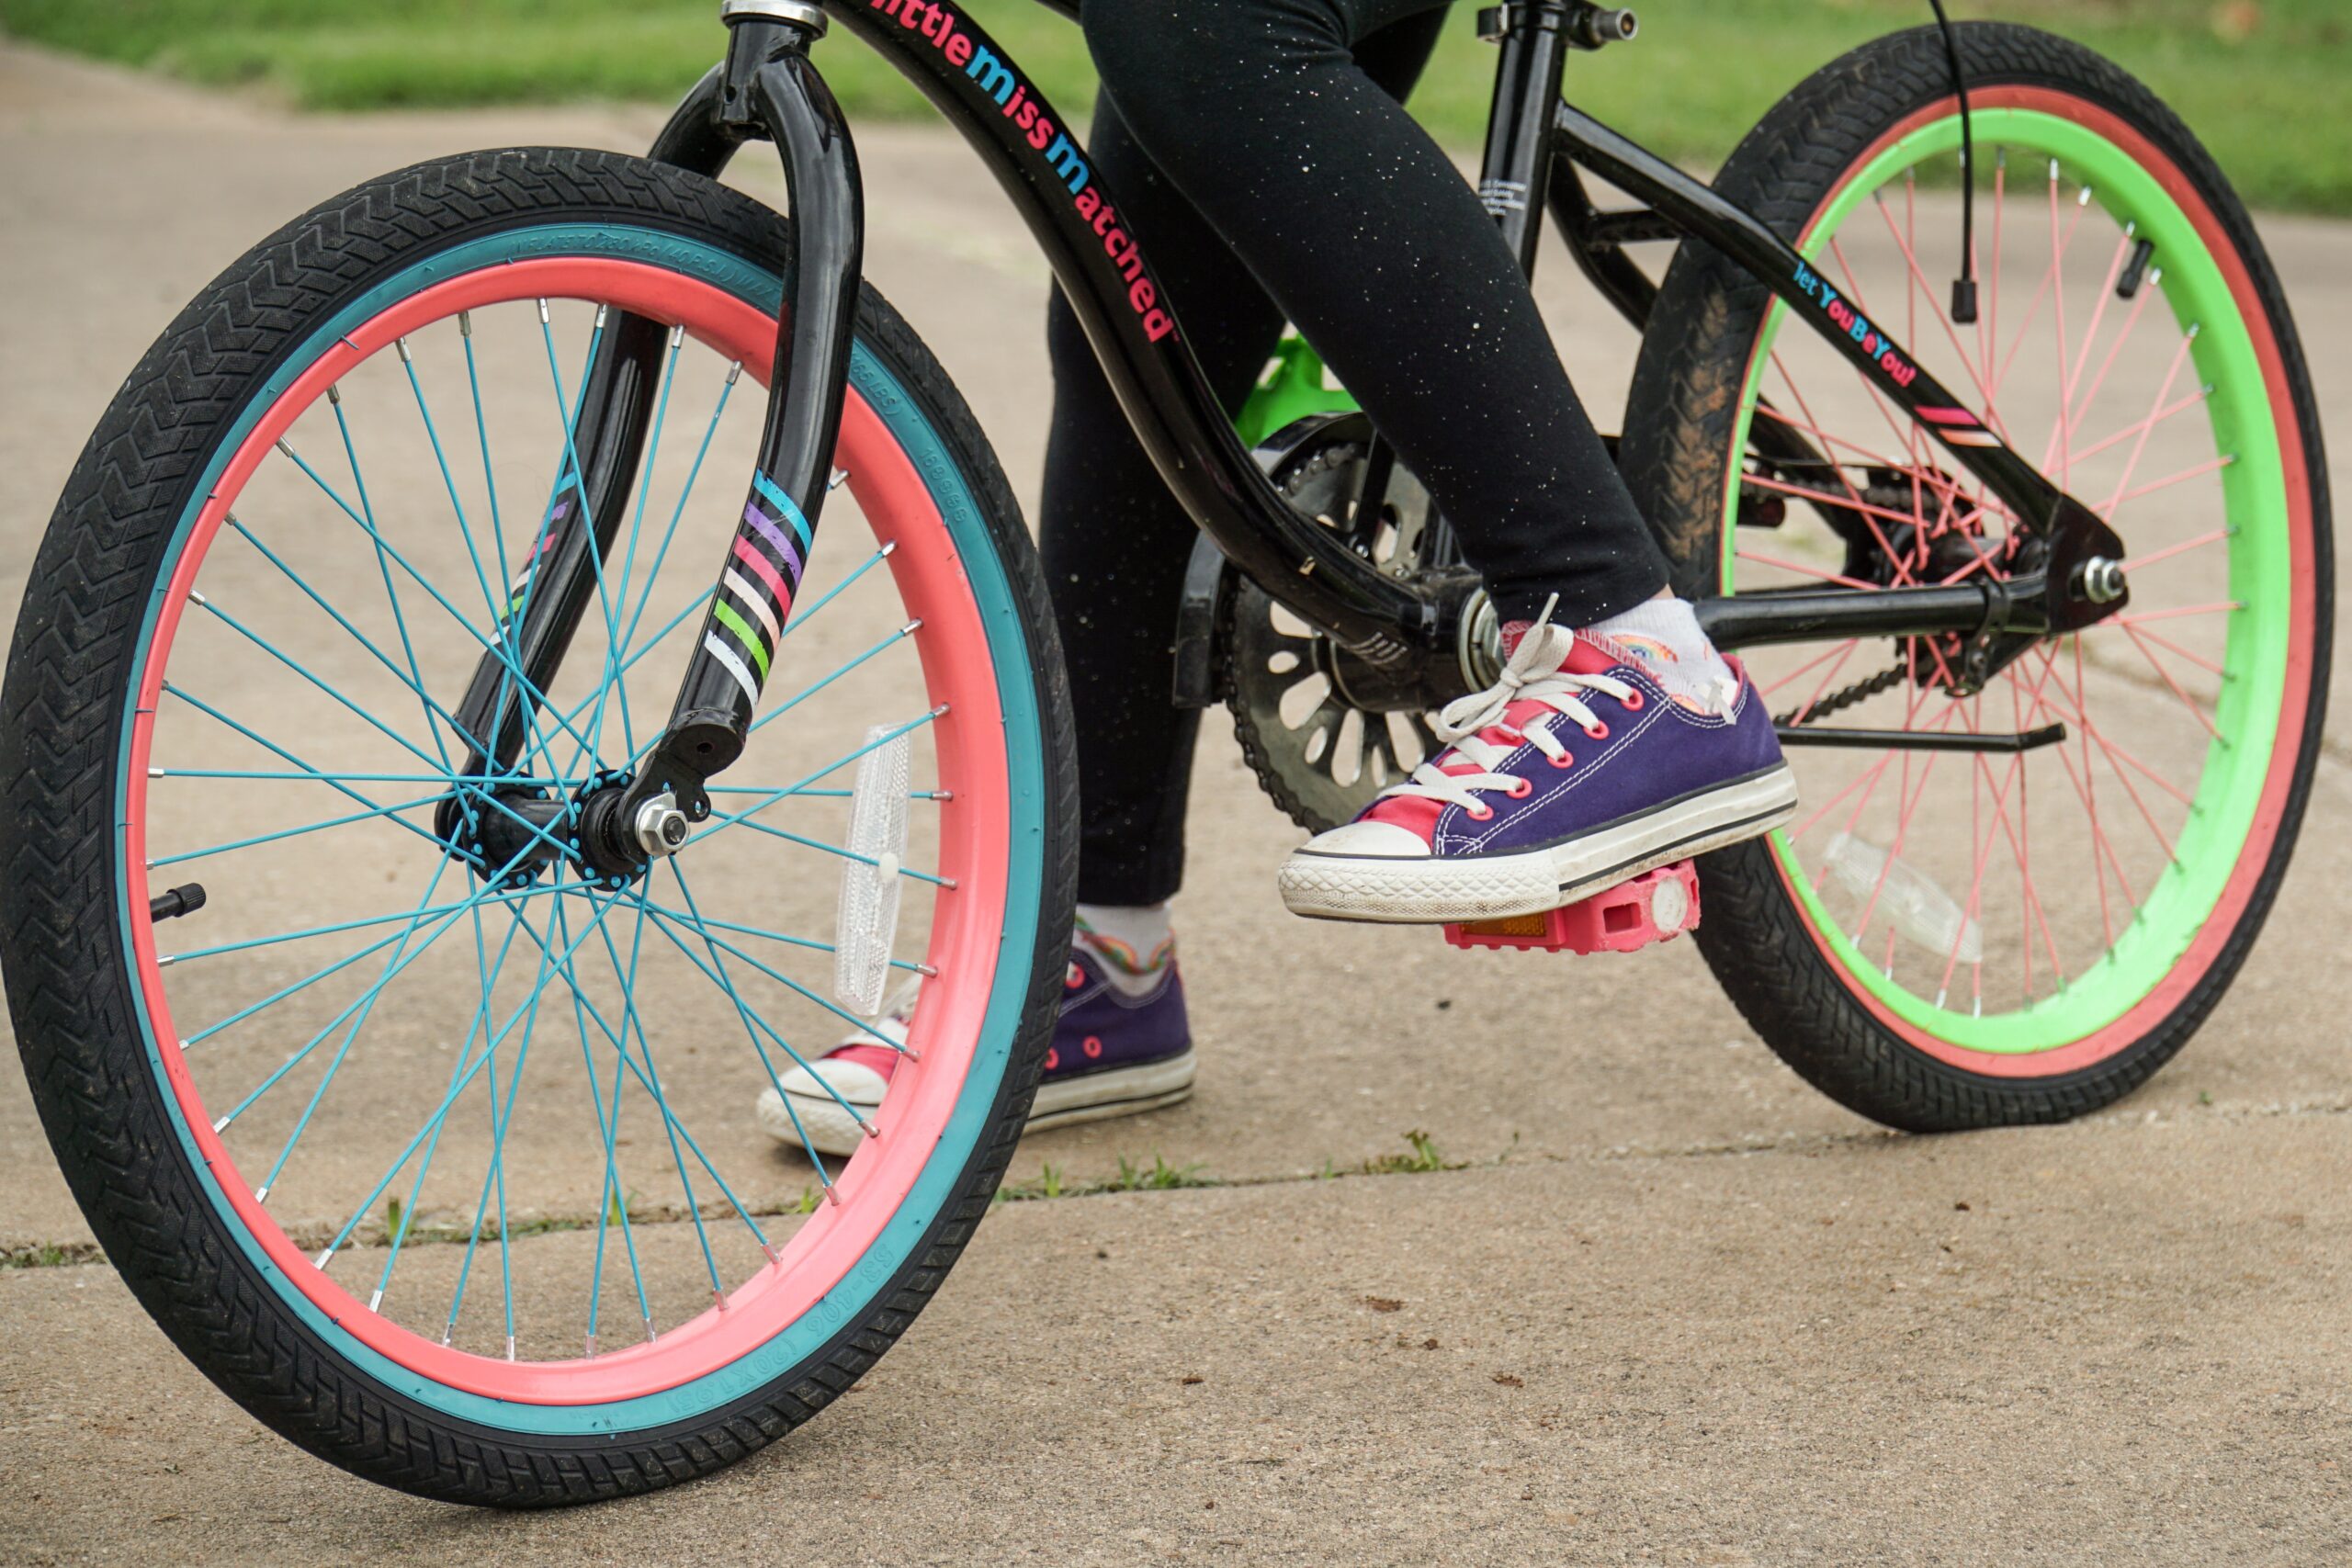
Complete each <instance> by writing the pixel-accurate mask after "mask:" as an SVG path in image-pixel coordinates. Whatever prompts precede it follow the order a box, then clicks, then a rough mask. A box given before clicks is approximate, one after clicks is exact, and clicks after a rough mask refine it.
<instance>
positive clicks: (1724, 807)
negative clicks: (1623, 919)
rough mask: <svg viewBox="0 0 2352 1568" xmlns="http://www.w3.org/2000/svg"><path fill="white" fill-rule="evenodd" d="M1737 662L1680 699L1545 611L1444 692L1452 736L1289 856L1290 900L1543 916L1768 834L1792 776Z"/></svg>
mask: <svg viewBox="0 0 2352 1568" xmlns="http://www.w3.org/2000/svg"><path fill="white" fill-rule="evenodd" d="M1726 662H1727V663H1728V662H1729V661H1726ZM1731 669H1732V670H1733V671H1734V678H1733V679H1732V680H1729V681H1725V682H1723V687H1724V689H1723V691H1722V692H1721V693H1720V694H1717V697H1716V700H1714V701H1713V702H1712V703H1704V702H1698V701H1694V700H1690V699H1685V698H1678V697H1675V696H1673V695H1670V694H1668V692H1667V690H1666V689H1665V688H1664V687H1663V686H1661V685H1660V684H1659V683H1658V682H1657V680H1656V679H1654V678H1653V677H1652V675H1651V674H1650V673H1649V671H1646V670H1645V669H1644V668H1643V667H1642V664H1641V661H1640V660H1638V659H1634V658H1628V657H1623V656H1621V655H1620V654H1619V652H1617V651H1616V650H1613V649H1611V647H1610V646H1609V645H1607V644H1604V643H1600V642H1596V641H1593V640H1591V639H1589V638H1586V637H1578V636H1577V635H1576V634H1574V633H1572V632H1569V631H1568V630H1566V628H1565V627H1560V626H1545V625H1538V626H1536V627H1534V629H1532V631H1530V632H1529V633H1528V634H1527V636H1526V637H1524V638H1523V639H1521V642H1520V644H1519V647H1518V648H1517V649H1514V650H1513V651H1512V653H1511V657H1510V662H1509V663H1508V664H1506V665H1505V666H1504V669H1503V674H1502V679H1501V681H1500V682H1498V684H1496V685H1495V686H1494V687H1493V688H1492V689H1491V690H1489V691H1486V692H1481V693H1476V694H1473V695H1470V696H1467V697H1464V698H1461V699H1460V700H1459V701H1456V702H1454V703H1452V704H1449V705H1447V707H1446V710H1445V712H1444V714H1443V715H1442V726H1441V733H1442V734H1443V735H1444V736H1445V738H1446V739H1448V740H1450V741H1452V742H1453V744H1452V746H1451V747H1450V748H1449V749H1448V750H1445V751H1443V752H1442V753H1440V754H1439V755H1438V756H1437V757H1435V758H1433V759H1431V760H1430V761H1426V762H1423V763H1422V764H1421V765H1420V766H1419V767H1418V768H1416V769H1414V770H1413V776H1412V778H1411V779H1410V780H1408V781H1407V782H1405V783H1403V784H1396V785H1392V786H1391V787H1390V788H1388V789H1387V790H1385V791H1384V792H1383V793H1382V795H1381V796H1380V798H1379V799H1378V800H1375V801H1374V802H1373V804H1372V805H1371V806H1370V807H1367V808H1366V809H1365V811H1364V813H1363V816H1361V817H1359V818H1356V819H1355V820H1354V821H1353V822H1351V823H1349V824H1347V825H1346V826H1345V827H1341V828H1334V829H1331V830H1330V831H1329V832H1327V833H1318V834H1317V835H1316V836H1315V837H1314V838H1312V839H1310V840H1307V841H1306V843H1305V844H1304V845H1302V846H1301V847H1300V848H1299V849H1297V850H1296V851H1295V852H1293V853H1292V855H1291V857H1290V859H1289V860H1288V861H1287V862H1285V863H1283V868H1282V894H1283V903H1284V904H1286V905H1288V906H1289V907H1290V910H1291V912H1292V913H1293V914H1297V915H1311V916H1315V917H1317V918H1318V919H1333V920H1388V921H1396V922H1399V923H1414V924H1419V923H1425V922H1426V923H1433V922H1444V921H1460V920H1485V919H1498V918H1500V917H1503V916H1506V915H1528V914H1534V913H1536V912H1538V911H1541V910H1544V909H1555V908H1560V907H1561V906H1562V905H1566V904H1573V903H1576V902H1577V901H1578V900H1579V899H1583V898H1588V897H1591V896H1592V895H1593V894H1595V893H1600V892H1603V891H1605V890H1606V889H1608V888H1611V887H1613V886H1616V885H1617V884H1618V883H1620V882H1623V881H1624V880H1626V879H1627V878H1628V877H1632V876H1635V875H1638V874H1641V873H1643V872H1645V871H1648V870H1650V869H1651V868H1652V867H1655V866H1660V865H1664V864H1667V863H1668V862H1671V861H1679V860H1686V859H1688V858H1690V857H1691V856H1692V855H1695V854H1700V853H1703V852H1706V851H1708V850H1714V849H1721V848H1722V847H1723V846H1724V845H1725V844H1732V843H1736V842H1738V841H1739V840H1742V839H1752V838H1755V837H1756V836H1757V835H1758V834H1760V833H1766V832H1769V831H1770V830H1771V829H1774V828H1777V827H1779V826H1780V825H1781V823H1783V822H1785V821H1787V820H1788V819H1789V818H1790V817H1791V816H1792V814H1793V813H1794V811H1795V809H1796V802H1797V791H1796V781H1795V779H1794V778H1793V777H1792V775H1791V774H1790V773H1789V769H1788V766H1787V764H1786V763H1784V762H1782V761H1781V742H1780V739H1779V738H1778V737H1777V736H1776V735H1774V734H1773V731H1772V720H1771V718H1770V716H1769V715H1767V714H1766V713H1765V711H1764V703H1763V699H1762V698H1761V697H1759V696H1758V694H1757V692H1756V687H1755V684H1754V683H1753V682H1750V681H1749V680H1748V679H1747V672H1746V671H1742V670H1740V669H1739V667H1738V666H1737V665H1736V664H1732V665H1731Z"/></svg>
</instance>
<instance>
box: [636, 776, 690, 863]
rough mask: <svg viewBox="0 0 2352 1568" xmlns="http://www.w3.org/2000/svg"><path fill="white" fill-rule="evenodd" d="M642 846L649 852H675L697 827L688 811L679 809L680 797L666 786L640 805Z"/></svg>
mask: <svg viewBox="0 0 2352 1568" xmlns="http://www.w3.org/2000/svg"><path fill="white" fill-rule="evenodd" d="M632 826H633V827H634V828H635V829H636V830H637V844H638V848H639V849H641V850H643V851H644V852H646V853H647V854H649V855H653V856H656V857H660V856H662V855H673V854H676V853H677V852H678V847H679V846H680V845H681V844H684V842H685V841H686V839H687V837H688V835H689V834H691V833H692V832H693V831H694V825H693V824H692V823H690V822H688V821H687V820H686V814H685V813H684V812H683V811H681V810H679V809H678V802H677V797H676V796H674V795H671V794H670V792H669V791H667V790H664V791H662V793H661V794H660V795H655V796H654V797H653V798H652V799H650V800H648V801H646V802H645V803H644V804H643V805H641V806H639V807H638V808H637V820H636V822H635V823H634V824H632Z"/></svg>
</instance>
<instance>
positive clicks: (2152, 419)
mask: <svg viewBox="0 0 2352 1568" xmlns="http://www.w3.org/2000/svg"><path fill="white" fill-rule="evenodd" d="M2211 395H2212V394H2211V391H2210V390H2209V389H2206V388H2203V387H2199V388H2198V389H2197V390H2195V391H2193V392H2190V393H2189V394H2188V395H2187V396H2186V397H2184V398H2182V399H2181V400H2179V401H2178V402H2177V403H2168V404H2166V405H2165V407H2163V408H2161V409H2158V410H2157V411H2156V412H2154V413H2152V414H2150V415H2148V416H2147V417H2146V418H2145V419H2142V420H2136V421H2134V422H2133V423H2130V424H2127V425H2125V426H2124V427H2123V428H2122V429H2120V430H2119V431H2117V432H2116V433H2115V434H2112V435H2102V436H2100V437H2099V438H2098V440H2097V441H2094V442H2092V443H2091V444H2090V445H2089V446H2085V447H2083V448H2082V449H2081V450H2079V451H2077V452H2076V453H2075V461H2076V462H2081V461H2083V460H2084V459H2086V458H2088V457H2097V456H2098V454H2100V453H2101V452H2104V451H2106V450H2107V449H2108V448H2109V447H2110V446H2114V445H2116V443H2118V442H2120V441H2129V440H2131V438H2132V437H2133V436H2135V435H2137V434H2140V433H2141V432H2142V431H2143V430H2146V429H2148V428H2150V427H2151V426H2153V425H2158V424H2162V423H2164V422H2165V421H2166V420H2168V419H2170V418H2171V417H2172V416H2173V415H2175V414H2177V413H2178V412H2181V411H2182V410H2183V409H2193V408H2195V407H2196V406H2197V405H2198V404H2199V403H2201V402H2203V401H2204V400H2206V399H2207V398H2209V397H2211Z"/></svg>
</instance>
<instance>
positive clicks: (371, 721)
mask: <svg viewBox="0 0 2352 1568" xmlns="http://www.w3.org/2000/svg"><path fill="white" fill-rule="evenodd" d="M197 603H198V604H200V605H201V606H202V607H203V608H204V609H205V610H206V611H208V612H209V613H210V614H211V615H212V616H213V617H214V618H215V619H217V620H219V621H221V622H222V623H224V624H226V625H227V626H230V627H232V629H233V630H235V631H236V632H237V633H238V635H240V636H241V637H243V638H244V639H245V640H246V641H247V642H250V643H252V644H253V645H254V647H255V648H258V649H261V650H262V651H263V652H264V653H266V654H268V655H269V656H270V657H271V658H272V659H275V660H277V661H278V662H279V663H280V664H283V665H285V666H286V668H288V670H291V671H294V673H296V674H297V675H300V677H302V679H303V680H305V681H308V682H310V683H311V685H313V686H316V687H317V688H318V689H319V690H320V691H322V692H324V693H325V694H327V695H328V696H330V697H332V698H334V700H335V701H336V702H337V703H340V704H341V705H343V706H345V707H346V708H348V709H350V710H351V712H352V713H354V714H355V715H356V716H358V717H359V718H360V719H361V720H362V721H363V722H365V723H366V724H368V726H370V727H371V728H374V729H375V730H377V731H378V732H379V734H381V735H383V736H384V737H386V738H387V739H390V741H391V742H392V744H394V745H395V746H398V747H399V748H400V749H401V750H403V751H406V752H407V753H408V754H409V755H411V756H413V757H414V758H415V759H416V760H417V761H420V762H423V763H424V765H425V766H426V767H428V768H429V767H432V766H433V765H434V764H435V763H436V762H437V763H439V764H440V765H441V766H442V767H445V768H447V767H449V766H450V763H449V753H448V749H447V748H446V747H444V746H442V744H441V732H440V730H439V729H438V728H435V729H434V730H433V744H434V748H435V750H436V751H438V752H439V753H440V754H439V755H438V756H435V754H434V752H432V751H427V750H424V747H422V746H419V745H417V744H416V743H415V742H414V741H413V740H411V739H409V738H408V737H407V736H405V735H402V734H401V732H400V731H399V730H397V729H394V728H392V727H391V726H390V725H389V724H386V723H385V722H384V721H383V720H382V719H380V718H378V717H377V716H375V715H374V714H372V713H369V712H368V710H367V709H366V708H364V707H361V706H360V705H358V704H357V703H355V702H353V701H352V700H351V699H350V698H349V697H346V696H345V695H344V694H342V693H341V692H338V691H336V690H335V689H334V687H333V686H331V685H329V684H327V682H324V681H322V680H321V679H320V678H319V677H318V676H316V675H314V674H312V673H311V671H309V669H307V668H306V667H305V666H304V665H303V664H302V663H301V662H300V660H296V659H294V658H293V657H292V656H291V655H289V654H287V653H285V652H282V651H280V650H279V649H278V648H277V646H276V645H275V644H273V643H272V642H271V641H270V640H269V639H268V638H267V637H263V636H262V635H261V634H260V633H259V632H256V631H254V629H253V628H252V627H250V626H246V625H245V624H244V623H243V621H240V620H239V619H237V617H236V616H234V615H231V614H229V612H228V611H226V610H223V609H222V608H220V605H218V604H214V603H212V602H211V601H210V600H209V599H199V600H198V601H197ZM411 689H412V690H413V691H416V692H417V693H418V694H420V695H422V694H423V689H422V688H421V687H412V688H411ZM433 706H434V704H433V701H432V699H431V698H429V697H427V698H425V710H426V714H425V722H426V723H427V724H428V725H429V724H431V722H432V709H433ZM459 738H460V739H465V740H468V741H469V742H470V740H471V739H472V738H471V737H469V736H464V735H462V734H461V735H460V737H459Z"/></svg>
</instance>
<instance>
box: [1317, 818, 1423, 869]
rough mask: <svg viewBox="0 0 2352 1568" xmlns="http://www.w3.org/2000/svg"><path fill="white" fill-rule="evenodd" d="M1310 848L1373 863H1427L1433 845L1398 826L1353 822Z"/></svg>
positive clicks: (1320, 834) (1318, 836) (1318, 840)
mask: <svg viewBox="0 0 2352 1568" xmlns="http://www.w3.org/2000/svg"><path fill="white" fill-rule="evenodd" d="M1306 847H1307V848H1308V849H1310V850H1312V851H1314V852H1316V853H1317V854H1320V855H1361V856H1363V857H1364V858H1365V859H1368V860H1372V859H1377V860H1407V859H1412V860H1424V859H1427V858H1428V856H1429V852H1430V846H1429V841H1428V840H1425V839H1423V838H1422V837H1421V836H1420V835H1419V833H1416V832H1414V831H1413V830H1412V829H1409V828H1400V827H1398V826H1397V824H1396V823H1394V822H1350V823H1348V824H1346V825H1345V826H1343V827H1338V828H1334V829H1331V830H1330V831H1329V832H1328V833H1317V834H1316V835H1315V837H1313V838H1312V839H1309V840H1307V841H1306Z"/></svg>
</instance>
